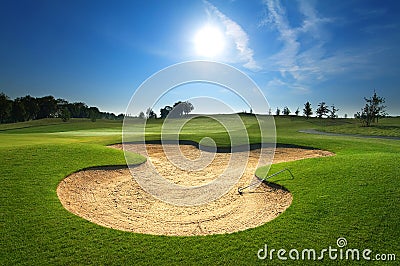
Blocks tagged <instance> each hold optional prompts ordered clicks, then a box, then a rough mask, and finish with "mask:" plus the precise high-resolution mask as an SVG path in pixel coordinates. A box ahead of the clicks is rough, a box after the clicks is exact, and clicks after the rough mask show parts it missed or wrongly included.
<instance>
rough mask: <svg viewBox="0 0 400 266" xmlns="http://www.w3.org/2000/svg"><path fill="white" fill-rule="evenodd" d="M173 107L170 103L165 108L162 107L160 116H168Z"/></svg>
mask: <svg viewBox="0 0 400 266" xmlns="http://www.w3.org/2000/svg"><path fill="white" fill-rule="evenodd" d="M172 109H173V108H172V107H171V106H169V105H166V106H165V107H164V108H161V109H160V118H167V116H168V115H169V113H170V112H171V111H172Z"/></svg>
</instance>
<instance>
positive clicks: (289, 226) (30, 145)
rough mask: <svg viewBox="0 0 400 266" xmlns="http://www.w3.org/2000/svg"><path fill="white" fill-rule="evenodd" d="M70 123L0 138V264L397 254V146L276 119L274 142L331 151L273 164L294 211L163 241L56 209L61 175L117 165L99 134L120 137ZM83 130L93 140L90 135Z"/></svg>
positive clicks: (109, 139) (118, 158)
mask: <svg viewBox="0 0 400 266" xmlns="http://www.w3.org/2000/svg"><path fill="white" fill-rule="evenodd" d="M247 122H250V121H247ZM73 123H75V121H72V122H71V127H73V129H72V130H71V131H77V134H64V133H62V134H44V135H43V133H39V132H38V130H37V128H36V129H35V127H32V128H31V132H35V133H32V134H30V133H29V132H30V131H29V129H23V130H24V133H23V134H22V133H21V132H18V131H14V132H12V133H11V132H9V131H7V133H5V132H3V133H0V165H1V166H2V167H1V168H0V189H1V194H0V206H1V210H2V211H1V213H0V228H1V234H0V243H1V244H0V264H1V265H13V264H16V263H18V264H116V265H119V264H161V263H166V264H180V263H185V264H194V263H202V264H255V263H258V262H260V261H258V259H257V256H256V252H257V250H258V249H260V248H262V247H263V246H264V244H268V246H269V247H270V248H275V249H279V248H285V249H287V250H289V249H291V248H298V249H302V248H314V249H316V250H319V249H322V248H327V247H328V246H333V247H335V246H336V244H335V243H336V239H337V238H338V237H346V238H347V240H348V247H349V248H359V249H363V248H370V249H372V250H373V251H375V252H380V253H396V254H397V256H398V257H399V256H400V249H399V247H400V226H399V223H398V221H399V219H400V215H399V209H400V203H399V195H400V189H399V185H400V184H399V176H398V172H399V171H398V170H399V169H398V168H399V167H398V161H399V157H400V156H399V152H400V142H399V141H393V140H372V139H371V140H370V139H357V138H354V139H353V138H349V137H346V138H343V137H328V136H314V135H309V134H302V133H298V132H297V131H298V130H299V129H305V128H312V127H314V128H315V124H313V123H312V122H311V123H310V122H309V121H305V120H303V119H301V118H300V119H292V118H281V117H280V118H278V119H277V131H278V142H280V143H287V144H298V145H308V146H314V147H318V148H323V149H327V150H330V151H333V152H335V153H336V154H337V155H336V156H334V157H329V158H318V159H309V160H301V161H297V162H291V163H283V164H279V165H274V166H273V167H272V168H271V172H275V171H277V170H280V169H282V168H283V167H290V169H291V170H292V172H293V174H294V175H295V179H294V180H289V178H288V176H285V175H282V176H277V177H276V178H275V181H276V182H278V183H280V184H283V185H284V186H286V187H287V188H288V189H289V190H290V191H291V192H292V193H293V196H294V201H293V204H292V206H291V207H290V208H289V209H288V210H287V211H286V212H285V213H284V214H282V215H281V216H279V217H278V218H277V219H275V220H273V221H272V222H270V223H267V224H265V225H263V226H260V227H258V228H255V229H250V230H246V231H244V232H239V233H234V234H230V235H216V236H207V237H162V236H148V235H140V234H132V233H125V232H120V231H117V230H111V229H107V228H103V227H101V226H98V225H95V224H92V223H90V222H87V221H86V220H84V219H81V218H79V217H77V216H75V215H73V214H71V213H69V212H68V211H66V210H65V209H63V207H62V206H61V204H60V202H59V201H58V198H57V195H56V192H55V190H56V187H57V184H58V183H59V182H60V180H62V178H64V177H65V176H66V175H68V174H70V173H72V172H74V171H76V170H78V169H82V168H85V167H89V166H94V165H111V164H123V163H124V158H123V153H122V152H121V151H117V150H113V149H109V148H106V147H104V146H103V145H104V144H106V143H115V142H118V141H120V136H118V135H110V134H107V133H105V134H103V135H102V134H101V132H110V131H118V125H117V124H110V125H104V124H102V123H99V124H96V123H97V122H96V123H92V124H90V126H88V127H89V128H85V127H86V126H87V125H83V124H85V123H91V122H82V123H83V124H82V125H80V126H78V127H77V125H76V124H73ZM76 123H77V124H80V122H76ZM96 125H98V127H99V128H96ZM193 126H195V125H193ZM155 128H157V126H156V127H155ZM61 129H62V131H66V130H68V126H66V125H65V124H62V125H61ZM83 129H88V130H87V131H90V132H98V133H99V134H97V135H92V134H89V136H87V134H86V135H85V134H83V132H84V131H82V130H83ZM189 131H190V130H188V131H187V133H189ZM41 132H45V130H44V129H43V130H42V131H41ZM53 132H54V131H53ZM78 133H82V134H78ZM189 135H190V134H187V135H186V137H188V136H189ZM10 143H12V145H11V144H10ZM140 160H141V158H139V157H138V161H140ZM259 171H261V172H262V171H263V169H260V170H259ZM280 262H281V261H274V262H273V263H274V264H279V263H280ZM326 262H327V263H329V262H331V261H326ZM303 263H304V262H303ZM303 263H301V262H300V263H299V264H303ZM331 263H332V264H335V263H334V262H331Z"/></svg>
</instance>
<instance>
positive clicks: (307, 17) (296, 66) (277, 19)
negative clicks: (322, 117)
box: [260, 0, 335, 92]
mask: <svg viewBox="0 0 400 266" xmlns="http://www.w3.org/2000/svg"><path fill="white" fill-rule="evenodd" d="M264 5H265V7H266V13H267V15H266V17H265V18H264V19H263V20H262V21H261V23H260V26H267V27H270V28H272V29H274V30H276V31H277V33H278V35H279V39H280V41H281V42H282V44H283V48H282V49H281V50H280V51H279V52H278V53H276V54H274V55H272V56H271V57H270V58H269V62H270V64H272V66H273V68H274V69H277V70H278V71H279V72H280V73H281V76H282V78H284V79H289V77H290V78H291V79H293V80H294V85H292V86H289V87H290V88H292V89H296V88H298V89H299V91H300V92H308V91H309V89H308V88H307V86H306V85H302V84H307V83H308V82H310V81H311V80H314V81H315V80H323V79H324V78H325V74H326V72H325V68H324V65H322V64H321V62H322V61H324V60H325V59H326V58H327V55H326V51H325V49H324V44H325V43H326V42H327V41H328V40H329V38H330V36H329V34H328V33H327V32H326V31H325V30H324V24H326V23H331V22H333V21H334V20H333V19H332V18H326V17H322V16H321V15H320V14H318V12H317V10H316V9H315V8H314V7H313V6H312V5H311V2H308V1H299V4H298V12H299V13H300V14H301V15H302V18H303V20H302V22H301V25H300V26H298V27H292V26H291V25H290V22H289V20H288V18H287V14H286V10H285V8H284V7H283V6H282V5H281V3H280V1H279V0H264ZM302 40H307V43H304V42H302ZM333 61H335V60H331V62H330V63H333ZM304 88H307V89H304Z"/></svg>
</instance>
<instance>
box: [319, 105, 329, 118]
mask: <svg viewBox="0 0 400 266" xmlns="http://www.w3.org/2000/svg"><path fill="white" fill-rule="evenodd" d="M316 113H317V117H318V118H322V117H323V116H328V114H329V109H328V106H327V105H326V103H325V102H321V103H319V104H318V108H317V110H316Z"/></svg>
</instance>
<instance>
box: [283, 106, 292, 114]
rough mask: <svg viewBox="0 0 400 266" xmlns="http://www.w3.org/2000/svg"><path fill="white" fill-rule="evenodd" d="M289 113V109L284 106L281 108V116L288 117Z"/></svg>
mask: <svg viewBox="0 0 400 266" xmlns="http://www.w3.org/2000/svg"><path fill="white" fill-rule="evenodd" d="M290 113H291V111H290V110H289V108H288V107H287V106H285V107H284V108H283V115H290Z"/></svg>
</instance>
